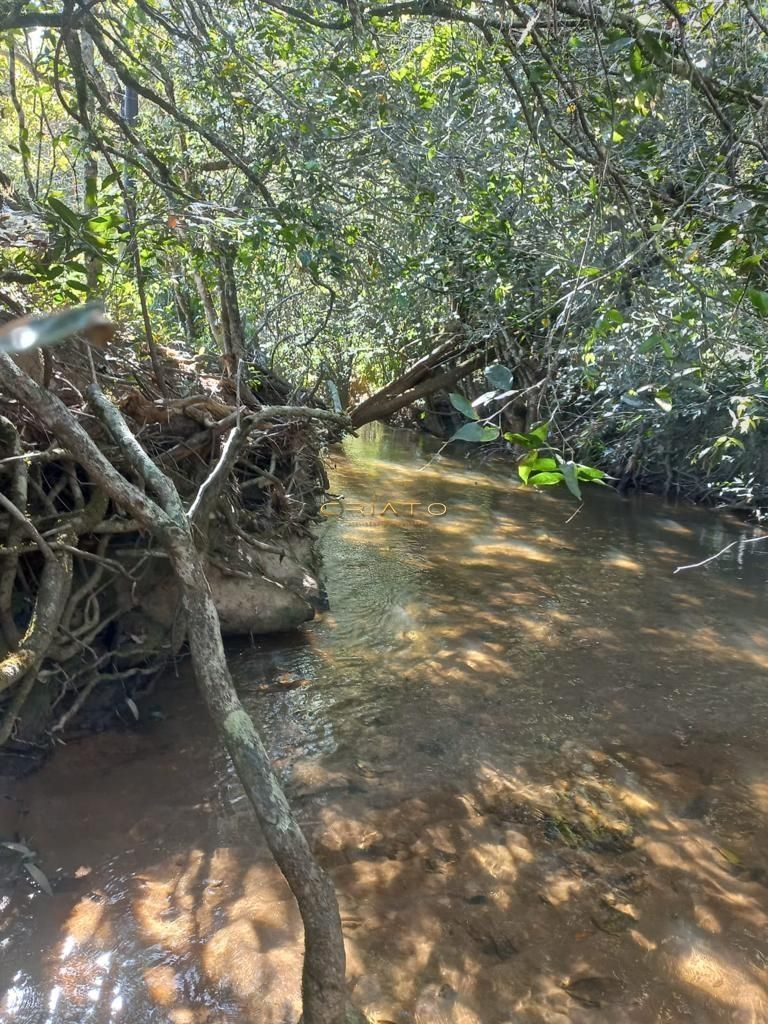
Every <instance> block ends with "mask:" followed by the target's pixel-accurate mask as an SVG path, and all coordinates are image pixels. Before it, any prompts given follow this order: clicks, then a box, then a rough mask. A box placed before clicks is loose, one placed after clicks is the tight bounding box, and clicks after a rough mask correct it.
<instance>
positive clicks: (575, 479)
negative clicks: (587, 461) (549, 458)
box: [560, 460, 581, 500]
mask: <svg viewBox="0 0 768 1024" xmlns="http://www.w3.org/2000/svg"><path fill="white" fill-rule="evenodd" d="M560 471H561V472H562V474H563V480H565V486H566V487H567V488H568V490H569V491H570V492H571V494H572V495H573V496H574V498H578V499H579V500H581V488H580V487H579V475H578V466H577V465H576V464H575V463H574V462H563V461H562V460H561V462H560Z"/></svg>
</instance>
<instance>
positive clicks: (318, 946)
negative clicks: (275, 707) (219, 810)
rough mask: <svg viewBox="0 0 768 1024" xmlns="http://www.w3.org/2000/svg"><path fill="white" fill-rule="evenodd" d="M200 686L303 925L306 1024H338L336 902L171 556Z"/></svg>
mask: <svg viewBox="0 0 768 1024" xmlns="http://www.w3.org/2000/svg"><path fill="white" fill-rule="evenodd" d="M174 564H175V568H176V571H177V573H178V575H179V578H180V580H181V581H182V602H183V605H184V610H185V611H186V614H187V629H188V636H189V647H190V651H191V654H192V663H193V665H194V666H195V675H196V677H197V682H198V686H199V687H200V690H201V692H202V694H203V698H204V700H205V703H206V706H207V708H208V711H209V713H210V715H211V718H212V719H213V721H214V723H215V724H216V728H217V730H218V732H219V735H220V736H221V737H222V739H223V741H224V744H225V746H226V748H227V751H228V752H229V756H230V757H231V758H232V761H233V762H234V764H235V768H236V769H237V773H238V775H239V776H240V780H241V782H242V783H243V786H244V788H245V790H246V792H247V794H248V798H249V799H250V801H251V804H252V805H253V807H254V809H255V811H256V814H257V816H258V818H259V821H260V822H261V825H262V829H263V831H264V837H265V839H266V841H267V844H268V846H269V848H270V850H271V851H272V855H273V856H274V858H275V860H276V861H277V863H278V864H279V866H280V870H281V871H282V873H283V875H284V876H285V878H286V881H287V882H288V885H289V886H290V888H291V891H292V892H293V895H294V896H295V897H296V902H297V904H298V907H299V912H300V913H301V919H302V922H303V924H304V972H303V975H302V986H301V987H302V1005H303V1007H304V1020H305V1022H306V1024H340V1022H341V1021H343V1020H344V1014H345V1003H346V985H345V980H344V979H345V973H346V958H345V953H344V940H343V936H342V931H341V919H340V917H339V908H338V904H337V902H336V896H335V894H334V891H333V887H332V885H331V882H330V880H329V878H328V876H327V875H326V874H325V872H324V871H323V870H322V869H321V868H320V867H319V865H318V864H317V862H316V861H315V860H314V858H313V857H312V854H311V852H310V849H309V846H308V844H307V840H306V838H305V837H304V834H303V832H302V831H301V829H300V828H299V826H298V824H297V822H296V819H295V818H294V817H293V814H292V813H291V809H290V807H289V805H288V801H287V800H286V798H285V795H284V793H283V791H282V789H281V788H280V784H279V782H278V781H277V778H276V777H275V775H274V773H273V771H272V768H271V766H270V764H269V759H268V756H267V752H266V750H265V749H264V745H263V744H262V742H261V740H260V738H259V735H258V733H257V732H256V729H255V728H254V725H253V722H252V720H251V718H250V717H249V715H248V714H247V712H246V711H245V709H244V708H243V706H242V704H241V703H240V699H239V698H238V696H237V693H236V691H235V688H234V685H233V683H232V677H231V676H230V673H229V669H228V667H227V662H226V658H225V656H224V648H223V645H222V642H221V630H220V629H219V621H218V615H217V614H216V608H215V606H214V604H213V600H212V598H211V596H210V592H209V590H208V585H207V582H206V579H205V577H204V575H203V574H202V570H201V569H200V568H199V566H195V567H194V568H193V566H192V553H191V552H190V551H188V550H186V551H180V552H178V553H177V554H176V555H175V556H174ZM190 570H191V571H190Z"/></svg>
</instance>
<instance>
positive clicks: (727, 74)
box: [0, 0, 768, 1024]
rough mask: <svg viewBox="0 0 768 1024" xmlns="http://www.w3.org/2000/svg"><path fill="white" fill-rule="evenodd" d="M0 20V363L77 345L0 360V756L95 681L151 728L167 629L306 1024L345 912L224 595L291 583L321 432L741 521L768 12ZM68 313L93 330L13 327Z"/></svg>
mask: <svg viewBox="0 0 768 1024" xmlns="http://www.w3.org/2000/svg"><path fill="white" fill-rule="evenodd" d="M0 33H2V48H0V62H2V70H3V83H4V84H3V92H2V115H3V116H2V118H1V119H0V145H1V148H2V154H3V163H2V170H1V171H0V188H1V189H2V196H3V206H2V214H1V216H0V237H1V238H2V241H3V249H2V251H1V252H0V309H1V310H2V317H3V320H4V321H5V320H9V321H10V320H13V321H14V324H13V325H10V326H7V327H6V328H5V329H3V330H2V331H0V336H1V338H0V351H3V352H4V351H6V350H7V349H8V348H10V349H14V348H15V349H17V350H19V349H20V348H23V347H25V346H27V345H28V343H29V341H30V338H33V339H36V340H37V341H40V339H41V338H43V339H45V338H46V337H47V338H48V340H50V339H52V338H55V340H56V341H61V340H62V339H63V338H64V337H65V336H66V337H68V338H70V340H69V341H67V342H66V344H65V345H63V346H61V347H59V348H56V349H45V348H44V349H41V350H37V349H35V350H33V351H30V352H27V353H26V354H24V355H23V356H21V357H19V358H18V359H17V362H16V363H14V362H12V361H11V360H10V359H9V358H8V357H7V356H6V355H4V354H0V383H1V384H2V387H3V394H2V396H0V397H1V399H2V400H1V401H0V405H1V406H2V409H1V410H0V411H1V412H2V415H1V416H0V443H2V454H3V459H2V462H1V463H0V469H1V470H2V474H3V491H2V493H0V505H2V515H1V516H0V520H1V522H2V529H3V531H4V547H3V551H2V553H0V554H1V557H2V562H1V563H0V633H1V634H2V639H3V643H4V650H3V660H2V662H0V695H2V698H1V699H0V703H2V716H1V718H0V747H5V746H6V744H8V743H9V741H12V742H13V743H15V744H16V745H17V747H19V749H23V748H24V744H32V745H35V744H37V745H38V746H39V745H40V744H39V740H40V734H41V733H44V734H45V735H46V737H47V738H46V740H45V742H44V744H43V745H45V744H46V743H47V744H48V745H50V740H51V736H52V735H53V734H54V733H55V732H56V731H57V730H58V731H61V730H62V729H64V728H65V727H68V726H69V724H70V723H71V722H72V721H74V720H75V719H76V717H77V715H78V714H80V712H81V711H82V710H83V708H84V706H86V705H88V704H89V702H91V703H92V702H93V700H94V699H97V700H98V695H99V694H100V695H101V698H100V699H101V703H102V704H103V705H106V707H107V708H108V709H109V710H110V713H111V712H112V711H113V710H114V708H113V705H114V702H115V696H114V695H115V693H118V692H119V693H120V694H121V695H122V696H121V697H120V700H121V702H122V707H123V710H125V708H127V709H128V711H129V713H130V714H133V715H135V716H136V715H138V714H139V710H138V707H137V703H136V700H135V699H134V698H137V699H139V698H140V685H139V684H141V683H142V682H143V681H144V680H145V679H147V678H151V677H153V676H154V674H156V672H157V670H158V665H159V664H160V662H159V660H158V659H159V656H160V655H161V654H165V655H167V654H169V653H174V652H176V651H178V650H179V648H180V646H181V644H182V643H183V641H184V629H183V628H181V627H180V628H177V626H178V623H177V619H176V615H175V609H177V608H180V609H181V610H182V611H183V614H184V616H185V618H184V622H183V625H185V626H186V632H187V641H188V645H189V648H190V650H191V654H192V658H193V661H194V662H195V665H196V669H197V675H198V678H199V681H200V683H201V687H202V689H203V692H204V694H205V697H206V700H207V702H208V707H209V709H210V711H211V714H212V716H213V718H214V720H215V721H216V723H217V726H218V727H219V731H220V734H221V736H222V738H223V740H224V742H225V743H226V745H227V748H228V750H229V752H230V754H231V756H232V758H233V760H234V761H235V764H236V766H237V768H238V771H239V773H240V776H241V779H242V780H243V782H244V785H245V788H246V790H247V792H248V795H249V797H250V798H251V801H252V803H253V805H254V807H255V809H256V811H257V813H258V814H259V817H260V820H261V823H262V826H263V828H264V831H265V834H266V836H267V839H268V842H269V843H270V846H271V848H272V849H273V852H274V853H275V856H276V858H277V860H278V862H279V864H280V866H281V868H282V869H283V871H284V873H285V874H286V877H287V878H288V879H289V882H290V884H291V886H292V888H293V891H294V893H295V895H296V897H297V900H298V902H299V905H300V908H301V911H302V916H303V920H304V923H305V931H306V937H307V955H306V962H305V975H304V1000H305V1019H306V1021H307V1024H326V1022H327V1024H340V1021H341V1015H342V1013H343V1005H344V1001H345V994H344V984H343V973H344V952H343V944H342V941H341V931H340V925H339V918H338V911H337V908H336V907H335V903H334V900H333V895H332V892H331V890H330V886H329V884H328V882H327V880H326V879H325V878H324V876H323V875H322V873H321V872H319V871H318V870H317V869H316V866H315V865H314V864H313V862H312V859H311V857H310V855H309V851H308V848H307V847H306V843H305V841H304V839H303V836H302V834H301V832H300V830H299V829H298V826H297V825H296V823H295V821H294V820H293V818H292V816H291V813H290V810H289V808H288V807H287V804H286V802H285V799H284V797H283V796H282V793H281V791H280V789H279V787H278V786H277V783H276V781H275V780H274V778H273V777H272V775H271V773H270V768H269V764H268V762H267V760H266V755H265V753H264V750H263V748H262V746H261V744H260V741H259V739H258V736H257V734H256V732H255V730H254V728H253V725H252V724H251V722H250V719H248V716H247V715H246V714H245V713H244V711H243V710H242V708H241V706H240V704H239V701H238V700H237V696H236V694H235V693H234V688H233V687H232V684H231V679H230V678H229V674H228V670H227V666H226V660H225V657H224V651H223V647H222V643H221V629H220V626H222V627H225V626H226V621H225V620H226V619H227V616H228V615H229V619H230V625H231V626H232V631H233V632H241V633H242V632H248V631H250V630H251V629H252V628H253V623H252V622H245V621H243V616H242V614H241V613H242V601H241V602H240V605H238V603H237V601H235V602H234V606H235V610H234V611H233V610H232V602H230V605H229V606H228V607H229V611H225V610H224V609H225V605H226V602H225V601H224V599H223V597H222V593H223V592H224V591H226V592H227V593H229V592H230V591H231V590H232V587H233V586H234V584H233V583H232V580H233V579H236V580H243V579H244V578H246V579H247V578H248V577H249V575H253V576H254V577H256V578H257V580H260V581H262V582H260V583H258V586H260V587H262V590H259V591H258V592H253V593H251V595H250V597H249V599H248V600H249V601H250V604H249V605H248V606H249V607H250V606H251V605H252V604H253V603H254V602H256V603H258V602H257V596H258V599H259V600H262V599H264V600H265V601H266V605H265V606H268V605H269V601H270V600H274V599H275V596H274V593H273V594H272V595H271V597H268V599H265V598H264V593H263V588H264V586H265V584H266V583H270V579H271V578H272V577H273V576H277V575H278V574H279V573H280V572H283V573H288V574H290V573H293V578H292V581H288V585H287V586H282V585H280V588H281V591H282V592H283V593H284V594H290V587H291V585H292V583H295V582H296V580H298V579H302V580H303V579H305V578H306V573H305V571H304V568H303V567H302V564H301V558H302V555H301V554H300V553H297V550H296V549H295V547H294V549H292V550H291V553H290V555H291V557H288V554H289V552H288V546H289V544H291V543H293V544H295V543H296V541H297V538H299V539H301V538H304V539H306V536H307V533H308V524H309V522H310V521H311V519H312V516H313V511H314V510H315V509H316V500H317V498H318V495H320V494H322V493H323V490H324V487H325V486H326V485H327V481H326V480H325V478H324V472H323V469H322V464H321V463H320V461H319V459H318V451H319V448H320V446H321V444H322V443H323V442H324V441H325V440H327V437H328V435H327V433H324V432H325V431H327V430H328V429H329V424H330V429H331V430H332V431H335V436H339V434H340V433H341V432H342V431H343V430H344V429H348V428H349V427H350V426H359V425H361V424H364V423H366V422H369V421H371V420H374V419H383V418H391V417H392V416H400V417H403V418H406V419H410V420H411V421H412V422H414V423H415V424H421V425H422V426H424V427H426V428H427V429H430V430H432V431H433V432H434V433H437V434H438V435H441V436H443V437H444V438H450V437H452V436H453V435H454V433H457V434H458V437H459V438H461V439H464V440H466V441H471V442H477V443H480V444H485V445H486V446H488V445H495V446H497V447H498V448H501V447H502V446H503V447H504V448H505V449H506V450H508V451H510V452H512V453H513V454H514V455H515V456H516V457H517V459H518V471H519V475H520V477H521V478H522V479H523V480H524V481H526V482H529V483H533V484H539V485H547V484H555V483H560V482H564V483H565V484H566V485H567V486H568V487H569V489H570V490H571V491H572V492H573V493H574V494H577V495H578V493H579V481H580V480H590V479H598V478H600V477H601V476H602V474H603V473H604V472H607V473H609V474H610V475H611V476H612V477H613V478H614V479H615V480H616V481H617V482H618V484H619V486H620V487H621V488H623V489H624V488H628V487H632V486H641V487H649V488H652V489H655V490H658V491H661V492H663V493H666V494H676V495H682V496H686V497H691V498H696V499H700V500H707V501H711V502H721V503H727V504H730V505H734V506H739V507H742V508H746V509H749V510H751V511H752V512H755V513H757V514H758V515H759V514H760V508H761V506H762V505H764V504H765V500H766V496H768V463H766V459H765V455H764V454H763V451H764V445H763V444H762V442H763V440H764V438H765V432H766V426H765V423H764V420H765V416H764V412H763V409H764V404H765V402H766V401H768V368H767V367H766V356H767V355H768V347H767V346H766V343H765V340H764V335H765V323H766V318H768V281H767V280H766V275H767V273H768V237H767V232H768V143H767V142H766V139H767V138H768V133H767V132H766V127H768V4H762V3H758V2H749V0H742V2H738V0H718V2H712V3H705V2H683V0H678V2H674V0H658V2H655V0H653V2H652V0H648V2H642V3H637V2H634V0H612V2H609V3H608V2H607V3H601V2H598V0H546V2H539V3H527V4H521V3H514V2H507V0H504V2H502V0H489V2H474V3H465V2H463V0H459V2H457V3H450V2H445V0H395V2H392V3H382V2H374V3H370V2H365V0H343V2H340V3H338V2H334V0H317V2H316V3H310V2H306V3H305V2H304V0H296V3H295V4H289V3H284V2H283V0H262V2H261V3H258V4H256V5H254V4H253V3H251V2H248V0H221V2H219V3H218V4H215V5H214V4H211V3H209V0H128V2H125V0H119V2H118V0H103V2H96V3H93V2H90V0H89V2H85V0H63V2H46V0H32V2H24V0H3V2H0ZM91 299H101V300H103V301H104V303H105V306H106V311H107V314H108V317H109V322H106V323H105V322H104V321H103V320H102V318H101V317H100V316H99V315H98V313H96V312H94V309H93V307H86V308H85V309H84V310H83V311H81V312H77V313H74V314H72V313H68V314H65V315H64V316H65V319H64V320H62V319H61V317H60V316H56V315H55V316H54V317H53V318H52V319H47V320H42V321H34V322H33V324H32V326H31V327H30V326H29V325H27V326H26V327H25V326H24V323H22V324H21V325H19V323H18V321H19V319H20V318H23V317H25V316H28V315H30V314H31V315H32V316H35V315H36V314H49V313H54V314H56V313H57V311H59V310H61V309H62V308H65V307H70V306H79V305H80V304H82V303H83V302H84V300H91ZM72 316H74V318H75V319H74V320H68V319H66V318H67V317H72ZM62 324H64V327H62ZM65 328H66V329H65ZM78 332H79V336H77V335H78ZM73 334H74V335H76V337H75V339H74V340H72V339H71V336H72V335H73ZM52 352H53V353H54V354H53V355H52V354H51V353H52ZM38 357H39V358H38ZM19 367H21V369H19ZM22 371H23V372H22ZM318 424H319V426H318ZM137 437H138V439H139V440H138V441H137ZM224 437H226V441H223V440H222V439H223V438H224ZM139 442H140V443H139ZM542 449H545V451H543V452H542ZM486 450H487V447H486ZM214 522H215V523H216V527H217V528H216V529H212V528H211V524H213V523H214ZM241 544H242V545H244V547H239V546H238V545H241ZM228 552H229V553H230V554H231V553H232V552H235V553H236V554H237V556H238V558H239V559H240V561H239V562H238V566H235V565H234V564H233V563H232V562H227V559H226V556H227V553H228ZM150 556H152V557H150ZM155 556H157V557H156V558H155ZM132 559H133V561H132ZM136 559H138V562H136ZM162 559H165V561H162ZM249 559H250V561H249ZM269 559H271V563H270V565H271V568H270V570H269V572H267V570H266V568H265V565H266V561H265V560H269ZM222 560H223V561H222ZM153 562H154V566H157V565H160V566H161V567H162V569H161V571H160V572H158V573H154V568H152V565H153ZM243 564H247V568H248V572H243V571H242V565H243ZM168 567H170V569H168ZM286 567H287V568H286ZM216 573H218V574H219V575H218V576H216ZM266 576H270V579H267V580H264V579H263V577H266ZM214 578H215V579H216V580H218V583H217V584H216V586H218V588H219V589H218V591H217V592H216V599H214V597H212V596H211V595H212V593H213V591H214V590H215V589H216V587H215V586H214ZM159 579H162V580H163V582H166V583H167V581H168V579H171V581H172V583H173V584H174V585H175V587H176V589H175V590H174V591H173V592H172V593H171V594H170V596H169V595H167V594H166V595H165V598H164V599H163V600H162V601H161V602H160V603H161V604H162V605H163V606H164V607H165V608H166V609H167V608H169V607H170V608H171V609H172V614H171V615H170V617H166V620H165V621H163V622H162V623H159V624H158V622H155V623H154V625H155V626H160V627H162V628H159V632H157V631H156V632H155V633H154V634H151V635H150V633H149V632H148V626H147V623H146V622H145V621H143V620H142V622H141V625H140V626H139V625H138V624H137V620H136V618H131V616H136V615H138V614H139V611H140V612H141V613H143V615H144V617H145V618H146V616H147V614H148V606H149V604H150V600H149V596H147V597H146V598H140V597H137V594H138V593H139V590H140V587H141V586H143V588H144V591H143V593H144V594H145V595H151V594H152V593H154V592H155V591H157V589H158V586H159V584H158V580H159ZM126 580H127V581H128V582H127V583H126V582H125V581H126ZM271 582H272V583H273V585H274V586H275V587H277V586H278V584H277V583H275V582H274V580H273V579H271ZM251 583H252V581H251ZM238 585H239V586H242V585H243V584H242V582H241V583H240V584H238ZM252 585H255V584H252ZM137 588H139V590H137ZM255 595H257V596H255ZM230 596H231V595H230ZM305 597H307V595H306V594H302V595H301V596H296V597H295V602H294V604H292V605H291V606H290V607H289V608H285V609H283V612H284V623H283V624H284V626H287V627H289V626H291V625H296V623H297V622H298V621H302V618H306V617H307V616H308V615H309V614H311V610H310V609H309V605H308V604H307V603H306V602H305V600H304V598H305ZM286 600H289V603H290V601H291V600H293V598H292V597H289V598H287V599H286ZM297 602H298V603H297ZM246 603H248V602H246ZM145 605H146V607H145ZM139 606H142V607H141V608H139ZM259 607H262V606H259ZM305 610H306V614H305ZM238 616H240V617H239V618H238ZM235 620H236V621H235ZM233 623H234V624H233ZM262 625H263V623H262ZM41 680H42V681H44V682H46V683H48V682H52V684H53V685H44V686H36V685H35V684H36V683H37V682H38V681H41ZM105 681H107V682H108V683H109V682H111V683H112V684H114V685H112V686H111V687H110V686H105V685H103V684H104V683H105ZM97 684H98V685H97ZM94 692H95V693H96V695H97V696H96V697H94V696H93V695H94ZM54 712H55V713H54ZM52 723H53V724H52ZM25 730H26V732H25Z"/></svg>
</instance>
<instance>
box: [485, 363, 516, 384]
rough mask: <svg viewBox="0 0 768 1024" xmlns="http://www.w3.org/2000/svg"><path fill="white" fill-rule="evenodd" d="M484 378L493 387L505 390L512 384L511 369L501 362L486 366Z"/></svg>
mask: <svg viewBox="0 0 768 1024" xmlns="http://www.w3.org/2000/svg"><path fill="white" fill-rule="evenodd" d="M485 379H486V380H487V381H488V383H489V384H492V385H493V386H494V387H495V388H499V389H500V390H501V391H506V389H507V388H510V387H511V386H512V371H511V370H508V369H507V367H506V366H502V364H501V363H494V364H493V365H492V366H486V368H485Z"/></svg>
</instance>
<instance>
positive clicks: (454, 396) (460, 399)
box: [448, 391, 478, 420]
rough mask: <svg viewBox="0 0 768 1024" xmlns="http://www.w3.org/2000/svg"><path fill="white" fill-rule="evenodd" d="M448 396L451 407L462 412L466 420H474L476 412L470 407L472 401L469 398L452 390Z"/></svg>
mask: <svg viewBox="0 0 768 1024" xmlns="http://www.w3.org/2000/svg"><path fill="white" fill-rule="evenodd" d="M448 397H449V398H450V400H451V405H452V406H453V408H454V409H457V410H458V411H459V412H460V413H463V414H464V415H465V416H466V417H467V419H468V420H476V419H477V418H478V416H477V413H476V412H475V410H474V409H473V408H472V403H471V402H470V401H469V399H467V398H465V397H464V395H460V394H458V392H456V391H452V392H451V393H450V395H449V396H448Z"/></svg>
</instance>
